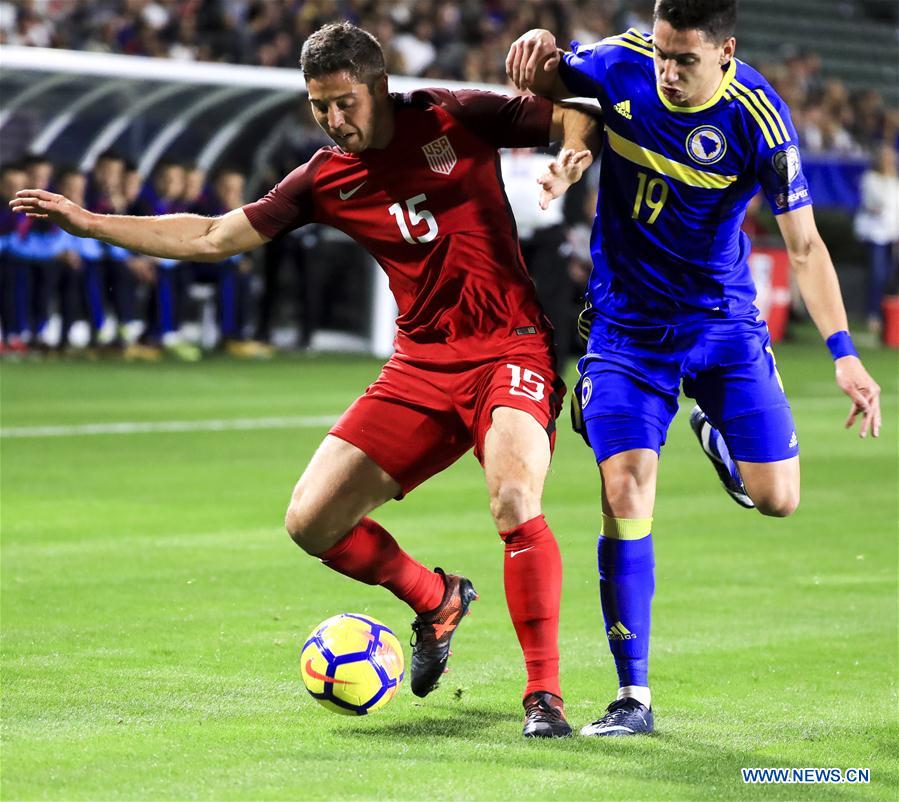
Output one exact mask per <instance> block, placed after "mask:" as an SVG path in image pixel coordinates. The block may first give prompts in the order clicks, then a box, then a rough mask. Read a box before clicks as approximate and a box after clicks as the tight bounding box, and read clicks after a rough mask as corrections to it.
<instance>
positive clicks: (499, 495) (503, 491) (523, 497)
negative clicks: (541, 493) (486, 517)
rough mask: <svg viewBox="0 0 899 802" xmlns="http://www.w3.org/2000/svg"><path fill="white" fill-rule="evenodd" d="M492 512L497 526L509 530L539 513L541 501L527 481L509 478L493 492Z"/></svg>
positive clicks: (491, 498)
mask: <svg viewBox="0 0 899 802" xmlns="http://www.w3.org/2000/svg"><path fill="white" fill-rule="evenodd" d="M490 512H491V514H492V515H493V520H494V521H495V523H496V526H497V528H498V529H499V530H500V531H501V532H502V531H507V530H509V529H513V528H515V527H516V526H519V525H520V524H523V523H524V522H525V521H529V520H530V519H531V518H534V517H535V516H537V515H539V512H540V501H539V499H537V498H536V497H535V494H534V493H533V491H532V490H531V487H530V486H529V484H528V483H527V482H524V481H517V480H512V479H507V480H504V481H502V482H500V484H499V486H498V487H497V488H496V489H495V490H494V491H493V492H492V494H491V497H490Z"/></svg>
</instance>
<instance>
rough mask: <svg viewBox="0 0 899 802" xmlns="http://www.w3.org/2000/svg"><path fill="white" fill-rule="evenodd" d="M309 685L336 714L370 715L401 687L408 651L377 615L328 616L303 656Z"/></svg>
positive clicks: (342, 614)
mask: <svg viewBox="0 0 899 802" xmlns="http://www.w3.org/2000/svg"><path fill="white" fill-rule="evenodd" d="M300 673H301V674H302V676H303V684H305V686H306V690H307V691H309V693H310V694H311V695H312V697H313V698H314V699H315V700H316V701H317V702H318V703H319V704H320V705H322V706H324V707H326V708H328V710H331V711H333V712H334V713H341V714H343V715H346V716H364V715H367V714H368V713H373V712H374V711H375V710H380V709H381V708H382V707H384V705H386V704H387V703H388V702H389V701H390V700H391V699H392V698H393V697H394V696H395V695H396V692H397V691H398V690H399V687H400V683H401V682H402V681H403V676H404V662H403V650H402V648H401V647H400V642H399V641H398V640H397V638H396V635H394V634H393V632H391V630H390V628H389V627H387V626H386V625H385V624H382V623H381V622H380V621H378V620H377V619H375V618H372V617H371V616H368V615H361V614H357V613H341V614H340V615H335V616H334V617H333V618H329V619H328V620H327V621H322V623H321V624H319V625H318V626H317V627H316V628H315V629H314V630H312V633H311V634H310V635H309V637H308V638H307V639H306V643H305V644H304V645H303V652H302V654H301V656H300Z"/></svg>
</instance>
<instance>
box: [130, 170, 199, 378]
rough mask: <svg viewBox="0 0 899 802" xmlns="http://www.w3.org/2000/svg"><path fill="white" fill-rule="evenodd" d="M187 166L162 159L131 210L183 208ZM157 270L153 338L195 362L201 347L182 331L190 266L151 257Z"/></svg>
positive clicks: (142, 212)
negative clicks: (190, 340)
mask: <svg viewBox="0 0 899 802" xmlns="http://www.w3.org/2000/svg"><path fill="white" fill-rule="evenodd" d="M186 189H187V169H186V168H185V167H184V165H183V164H178V163H176V162H162V163H160V164H159V166H157V168H156V170H155V172H154V173H153V181H152V182H151V183H150V185H149V186H147V187H145V188H144V190H143V191H142V193H141V195H140V196H139V197H138V199H137V201H136V203H135V204H134V206H133V207H132V210H131V213H132V214H140V215H162V214H175V213H177V212H184V211H186V209H187V206H186V204H185V202H184V197H185V191H186ZM152 262H153V264H154V266H155V270H156V293H155V297H154V300H155V306H156V314H155V326H154V327H153V329H152V331H151V336H152V337H153V339H155V340H157V341H158V342H159V344H160V345H161V346H162V347H163V348H164V349H165V350H166V351H168V352H169V353H170V354H172V356H175V357H177V358H178V359H182V360H184V361H185V362H196V361H197V360H198V359H200V357H201V356H202V354H201V352H200V349H199V348H198V347H197V346H196V345H194V344H193V343H192V342H189V341H188V340H186V339H185V338H184V336H183V335H182V333H181V331H180V328H181V323H182V317H183V313H184V310H185V307H186V306H187V279H188V275H187V270H186V269H185V266H184V265H183V263H182V262H179V261H177V260H175V259H159V258H154V259H153V260H152Z"/></svg>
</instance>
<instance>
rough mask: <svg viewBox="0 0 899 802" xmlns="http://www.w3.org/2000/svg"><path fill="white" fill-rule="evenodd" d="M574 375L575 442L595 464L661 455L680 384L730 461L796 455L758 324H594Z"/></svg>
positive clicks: (790, 423)
mask: <svg viewBox="0 0 899 802" xmlns="http://www.w3.org/2000/svg"><path fill="white" fill-rule="evenodd" d="M589 349H590V350H589V352H588V353H587V355H586V356H584V357H583V358H582V359H581V361H580V363H579V365H578V369H579V371H580V374H581V379H580V381H579V382H578V386H577V388H576V389H575V393H576V394H577V397H578V398H579V399H580V401H581V408H582V414H583V421H584V423H583V427H582V431H581V434H583V435H584V438H585V440H587V442H588V444H589V445H590V446H591V447H592V448H593V451H594V453H595V454H596V461H597V462H602V461H603V460H605V459H608V458H609V457H611V456H612V455H614V454H618V453H620V452H622V451H628V450H630V449H635V448H650V449H652V450H653V451H655V452H656V453H658V452H659V451H660V449H661V447H662V446H663V445H664V443H665V438H666V435H667V433H668V427H669V426H670V425H671V421H672V420H673V419H674V416H675V415H676V414H677V408H678V403H677V400H678V395H679V392H680V385H681V381H683V388H684V394H685V395H687V396H689V397H690V398H695V399H696V402H697V403H698V404H699V406H701V407H702V409H703V411H704V412H705V413H706V415H708V417H709V420H710V421H711V423H712V425H713V426H714V427H715V428H716V429H718V430H719V431H720V432H721V434H722V435H723V436H724V440H725V442H726V443H727V447H728V449H729V450H730V453H731V456H732V457H733V458H734V459H736V460H741V461H745V462H777V461H779V460H784V459H789V458H790V457H795V456H796V455H797V454H798V453H799V445H798V441H797V438H796V429H795V426H794V424H793V413H792V411H791V410H790V404H789V402H788V401H787V397H786V395H785V393H784V390H783V384H782V383H781V379H780V375H779V374H778V372H777V367H776V364H775V360H774V353H773V351H772V350H771V340H770V338H769V336H768V328H767V326H765V324H764V323H761V322H757V321H740V320H714V321H708V322H705V323H703V324H701V325H696V324H694V325H691V326H685V327H673V326H659V327H658V328H652V329H640V330H634V329H625V328H622V327H619V326H616V325H614V324H611V323H608V322H606V321H603V320H602V319H601V318H599V317H597V318H595V319H594V320H593V324H592V326H591V330H590V343H589Z"/></svg>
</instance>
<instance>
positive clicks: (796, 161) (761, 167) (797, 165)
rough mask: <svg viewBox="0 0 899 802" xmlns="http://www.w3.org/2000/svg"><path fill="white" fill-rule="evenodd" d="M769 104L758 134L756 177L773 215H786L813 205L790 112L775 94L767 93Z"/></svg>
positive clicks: (765, 94)
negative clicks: (785, 213)
mask: <svg viewBox="0 0 899 802" xmlns="http://www.w3.org/2000/svg"><path fill="white" fill-rule="evenodd" d="M765 99H767V100H769V101H770V103H769V104H768V105H767V106H763V107H762V108H761V110H762V111H767V114H766V115H765V116H764V117H763V118H762V122H763V123H764V125H760V126H759V127H758V128H757V129H756V130H757V139H756V177H757V178H758V180H759V183H760V184H761V185H762V189H763V190H764V192H765V197H767V198H768V204H769V205H770V206H771V211H773V212H774V214H783V213H784V212H790V211H793V210H794V209H799V208H801V207H803V206H808V205H810V204H811V202H812V196H811V193H810V192H809V188H808V181H806V179H805V175H804V174H803V172H802V159H801V157H800V155H799V137H798V136H797V134H796V129H795V127H794V126H793V120H792V119H791V118H790V110H789V109H788V108H787V104H786V103H784V102H783V101H782V100H781V99H780V98H779V97H778V96H777V95H776V94H774V93H773V92H771V93H770V95H769V93H768V92H765V93H764V97H763V100H765Z"/></svg>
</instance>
